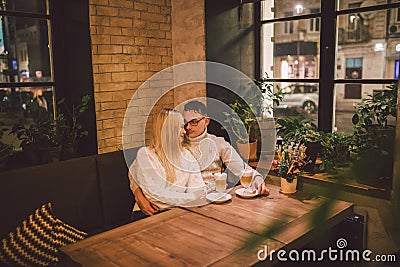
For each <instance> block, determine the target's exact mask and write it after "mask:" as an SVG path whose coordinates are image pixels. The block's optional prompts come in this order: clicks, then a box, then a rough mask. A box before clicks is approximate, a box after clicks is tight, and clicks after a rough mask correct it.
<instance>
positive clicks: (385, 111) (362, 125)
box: [352, 84, 397, 188]
mask: <svg viewBox="0 0 400 267" xmlns="http://www.w3.org/2000/svg"><path fill="white" fill-rule="evenodd" d="M387 88H388V90H384V91H380V92H376V93H373V94H368V95H367V96H366V97H365V98H363V99H362V101H361V102H360V103H359V104H357V106H356V111H355V114H354V115H353V118H352V122H353V124H354V125H355V126H354V133H353V143H352V151H353V152H354V154H355V155H356V158H355V160H354V163H353V171H354V173H355V175H356V177H357V180H358V181H359V182H360V183H364V184H368V185H373V186H378V187H387V188H388V187H390V183H391V179H392V176H393V161H394V142H395V127H394V125H390V124H389V118H390V117H392V118H396V112H397V84H392V85H390V86H388V87H387Z"/></svg>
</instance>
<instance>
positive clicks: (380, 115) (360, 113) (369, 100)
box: [352, 83, 397, 129]
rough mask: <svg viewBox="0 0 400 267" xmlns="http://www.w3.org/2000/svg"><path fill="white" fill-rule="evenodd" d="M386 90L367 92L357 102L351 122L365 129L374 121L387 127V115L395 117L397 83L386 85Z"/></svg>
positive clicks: (380, 125) (382, 126)
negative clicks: (365, 95)
mask: <svg viewBox="0 0 400 267" xmlns="http://www.w3.org/2000/svg"><path fill="white" fill-rule="evenodd" d="M387 88H388V90H384V91H380V92H375V93H374V94H368V95H367V97H366V98H363V99H362V101H361V102H360V103H359V104H357V106H356V112H355V114H354V115H353V117H352V122H353V124H354V125H356V126H360V127H361V128H364V129H367V128H369V127H371V126H372V125H373V124H374V123H375V125H379V127H381V128H386V127H388V117H389V116H393V117H396V112H397V84H395V83H394V84H391V85H389V86H387Z"/></svg>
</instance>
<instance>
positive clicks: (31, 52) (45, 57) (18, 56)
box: [0, 16, 53, 83]
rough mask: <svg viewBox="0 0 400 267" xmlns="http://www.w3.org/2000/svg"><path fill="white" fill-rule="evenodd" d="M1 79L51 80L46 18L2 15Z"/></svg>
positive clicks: (0, 80)
mask: <svg viewBox="0 0 400 267" xmlns="http://www.w3.org/2000/svg"><path fill="white" fill-rule="evenodd" d="M1 22H2V27H3V29H4V31H3V39H4V44H3V46H1V43H0V50H1V51H0V52H1V54H0V61H1V65H0V72H1V78H0V82H3V83H4V82H26V81H52V80H53V79H52V77H51V72H50V56H49V42H48V27H47V21H46V20H40V19H32V18H21V17H8V16H6V17H3V18H2V19H1Z"/></svg>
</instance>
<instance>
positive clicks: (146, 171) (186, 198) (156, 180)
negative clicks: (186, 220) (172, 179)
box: [131, 149, 196, 206]
mask: <svg viewBox="0 0 400 267" xmlns="http://www.w3.org/2000/svg"><path fill="white" fill-rule="evenodd" d="M155 160H157V159H154V158H151V156H150V155H149V153H146V151H145V150H144V149H143V150H142V149H140V150H139V151H138V155H137V157H136V159H135V161H134V162H133V164H132V167H131V172H132V175H133V177H134V178H135V180H136V182H137V183H138V185H139V187H140V188H141V189H142V190H143V191H145V192H146V193H147V194H149V195H150V196H152V197H153V198H154V199H156V200H158V201H160V202H163V203H167V204H169V205H174V206H179V205H182V204H185V203H187V202H190V201H193V200H195V199H196V198H195V196H194V194H193V193H181V192H176V191H171V190H170V189H171V188H170V186H166V184H167V181H166V175H165V171H164V170H163V169H161V167H160V164H159V163H158V162H155Z"/></svg>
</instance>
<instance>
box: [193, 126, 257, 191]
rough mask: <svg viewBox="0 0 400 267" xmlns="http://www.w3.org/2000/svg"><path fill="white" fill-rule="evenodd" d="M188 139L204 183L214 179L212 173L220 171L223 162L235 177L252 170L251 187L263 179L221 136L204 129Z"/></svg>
mask: <svg viewBox="0 0 400 267" xmlns="http://www.w3.org/2000/svg"><path fill="white" fill-rule="evenodd" d="M188 140H189V142H190V145H189V147H188V149H189V150H190V152H191V153H192V155H193V156H194V157H195V158H196V159H197V162H198V163H199V165H200V170H201V176H202V177H203V180H204V182H205V183H206V184H208V183H209V182H210V181H214V180H215V176H213V173H221V172H222V164H225V166H226V167H227V168H228V169H229V170H230V171H231V172H232V173H233V174H234V175H235V176H237V177H240V176H241V175H242V173H243V172H244V170H249V171H251V172H253V187H254V186H258V185H259V184H260V183H261V182H263V181H264V179H263V178H262V175H261V174H260V173H259V172H257V171H256V170H254V169H253V168H252V167H250V166H249V165H248V164H246V163H245V162H244V161H243V160H242V158H241V157H240V156H239V154H238V153H237V152H236V150H235V149H234V148H233V147H232V146H231V145H230V144H229V143H228V142H226V141H225V139H224V138H223V137H217V136H215V135H213V134H209V133H207V130H206V131H204V133H202V134H201V135H199V136H197V137H194V138H188Z"/></svg>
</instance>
